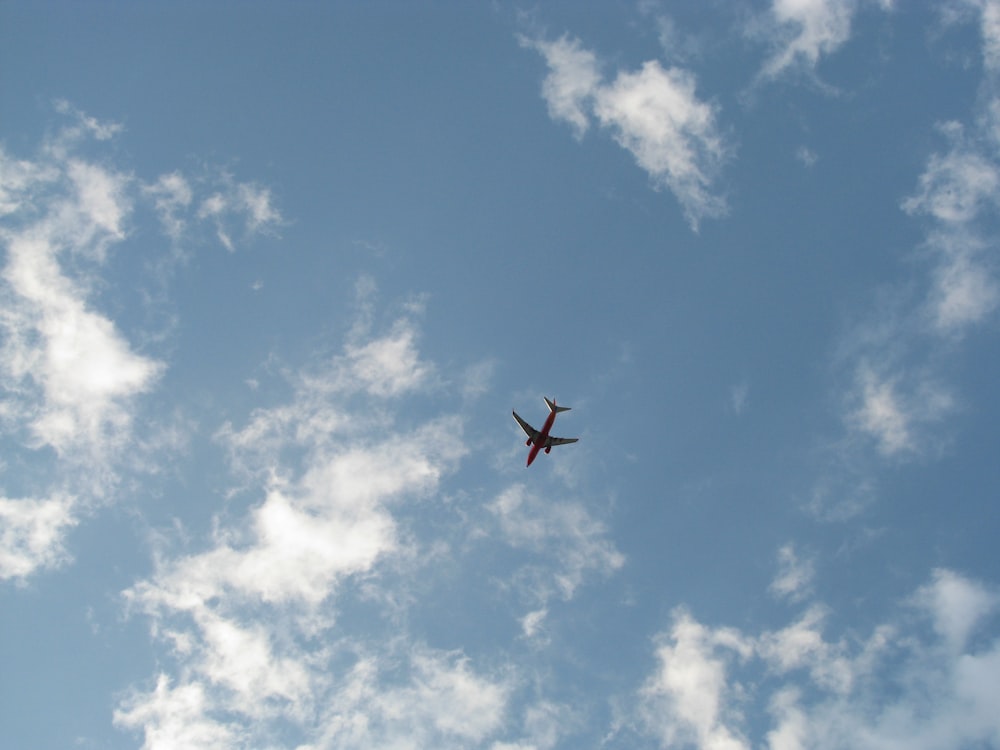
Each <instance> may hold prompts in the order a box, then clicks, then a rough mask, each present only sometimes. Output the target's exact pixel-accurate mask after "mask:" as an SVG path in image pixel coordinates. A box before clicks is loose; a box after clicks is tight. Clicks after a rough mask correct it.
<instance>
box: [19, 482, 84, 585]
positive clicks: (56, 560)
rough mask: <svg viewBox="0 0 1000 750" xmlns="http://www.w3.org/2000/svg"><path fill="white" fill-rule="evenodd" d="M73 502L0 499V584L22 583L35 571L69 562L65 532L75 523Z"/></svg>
mask: <svg viewBox="0 0 1000 750" xmlns="http://www.w3.org/2000/svg"><path fill="white" fill-rule="evenodd" d="M75 503H76V500H75V498H73V497H72V496H68V495H63V496H56V497H52V498H48V499H45V500H35V499H31V498H20V499H17V500H11V499H8V498H5V497H0V581H2V580H8V579H15V580H24V579H25V578H27V577H28V576H30V575H31V574H32V573H34V572H35V571H36V570H38V569H39V568H52V567H56V566H58V565H59V564H60V563H62V562H65V561H66V560H68V559H69V555H68V554H67V552H66V550H65V549H64V548H63V538H64V536H65V534H66V532H67V531H68V530H69V529H70V528H72V527H73V526H75V525H76V524H77V523H78V519H77V517H76V512H75V508H74V505H75Z"/></svg>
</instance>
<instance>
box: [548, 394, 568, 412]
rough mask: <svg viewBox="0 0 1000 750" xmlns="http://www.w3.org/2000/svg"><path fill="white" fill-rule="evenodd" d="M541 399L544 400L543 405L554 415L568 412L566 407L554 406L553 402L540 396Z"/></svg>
mask: <svg viewBox="0 0 1000 750" xmlns="http://www.w3.org/2000/svg"><path fill="white" fill-rule="evenodd" d="M542 398H544V399H545V405H546V406H547V407H549V411H554V412H555V413H556V414H558V413H559V412H561V411H569V407H568V406H556V403H555V401H549V400H548V399H547V398H546V397H545V396H542Z"/></svg>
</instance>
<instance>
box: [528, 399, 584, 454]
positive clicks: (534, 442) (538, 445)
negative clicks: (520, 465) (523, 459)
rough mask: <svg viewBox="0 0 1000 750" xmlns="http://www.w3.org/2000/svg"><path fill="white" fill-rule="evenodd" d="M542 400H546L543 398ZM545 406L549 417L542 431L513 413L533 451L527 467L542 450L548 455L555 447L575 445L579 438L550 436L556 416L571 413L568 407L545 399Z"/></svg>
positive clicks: (530, 452)
mask: <svg viewBox="0 0 1000 750" xmlns="http://www.w3.org/2000/svg"><path fill="white" fill-rule="evenodd" d="M542 398H545V397H544V396H542ZM545 405H546V406H548V407H549V416H548V417H547V418H546V419H545V425H544V426H543V427H542V429H541V430H536V429H535V428H534V427H532V426H531V425H530V424H528V423H527V422H525V421H524V420H523V419H521V418H520V417H519V416H518V415H517V412H516V411H515V412H513V414H514V420H515V421H516V422H517V423H518V424H519V425H521V429H522V430H524V434H525V435H527V436H528V440H527V442H525V445H530V446H531V450H530V451H529V452H528V463H527V466H531V462H532V461H534V460H535V456H537V455H538V451H540V450H541V449H542V448H544V449H545V452H546V453H548V452H549V451H551V450H552V446H553V445H566V444H567V443H575V442H576V441H577V440H579V438H558V437H552V436H551V435H549V430H551V429H552V423H553V422H555V421H556V414H558V413H559V412H561V411H569V407H568V406H556V402H555V401H549V400H548V399H547V398H545Z"/></svg>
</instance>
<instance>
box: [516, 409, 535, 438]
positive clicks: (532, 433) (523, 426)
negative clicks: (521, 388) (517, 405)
mask: <svg viewBox="0 0 1000 750" xmlns="http://www.w3.org/2000/svg"><path fill="white" fill-rule="evenodd" d="M511 413H512V414H513V415H514V421H516V422H517V423H518V424H519V425H521V429H522V430H524V434H525V435H527V436H528V439H529V440H530V441H531V442H535V438H536V437H538V430H536V429H535V428H534V427H532V426H531V425H530V424H528V423H527V422H525V421H524V420H523V419H521V418H520V417H519V416H518V415H517V412H516V411H514V412H511Z"/></svg>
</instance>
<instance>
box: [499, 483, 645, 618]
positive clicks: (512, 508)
mask: <svg viewBox="0 0 1000 750" xmlns="http://www.w3.org/2000/svg"><path fill="white" fill-rule="evenodd" d="M489 511H490V513H492V514H493V516H494V518H495V519H496V521H497V522H498V524H499V528H500V532H501V534H502V537H503V539H504V540H505V541H506V542H507V543H508V544H510V545H511V546H513V547H517V548H521V549H527V550H530V551H532V552H534V553H536V554H537V555H539V556H540V557H542V558H550V559H549V561H548V563H547V564H546V565H545V566H542V567H540V568H534V569H533V570H532V573H533V575H531V576H529V577H530V578H534V581H533V583H532V584H531V586H530V588H531V597H532V599H533V601H534V603H536V604H537V603H541V604H545V603H546V602H547V601H548V600H549V598H550V597H551V596H552V595H554V594H558V595H559V596H560V597H561V598H563V599H570V598H572V597H573V595H574V593H575V591H576V589H577V588H578V587H579V586H580V585H581V584H582V583H583V580H584V578H585V576H586V575H588V574H589V573H591V572H593V573H596V574H597V575H602V576H607V575H610V574H611V573H613V572H615V571H616V570H618V569H619V568H621V567H622V566H623V565H624V564H625V557H624V555H622V554H621V553H620V552H619V551H618V550H617V549H616V548H615V546H614V544H613V543H612V542H611V541H610V540H609V539H608V538H607V535H608V533H607V528H606V527H605V526H604V524H602V523H601V522H600V521H598V520H596V519H594V518H593V517H592V516H591V515H590V513H589V512H588V511H587V509H586V508H585V507H584V506H583V505H582V504H580V503H572V502H553V501H551V500H545V501H542V500H541V499H539V498H537V497H536V496H535V495H534V494H533V493H531V492H529V491H528V489H527V487H525V486H524V485H522V484H516V485H514V486H512V487H510V488H508V489H506V490H504V491H503V492H502V493H501V494H500V495H499V496H498V497H497V499H496V500H494V501H493V502H492V503H491V504H490V505H489ZM525 572H528V571H525ZM537 611H538V610H536V612H537ZM540 611H541V613H542V614H541V616H540V617H539V618H538V619H537V620H534V621H532V620H526V621H525V631H526V632H527V631H528V630H529V629H530V630H532V631H535V630H537V627H538V625H539V623H540V621H541V617H543V616H544V613H545V610H544V607H543V608H542V609H541V610H540Z"/></svg>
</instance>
